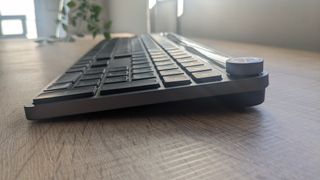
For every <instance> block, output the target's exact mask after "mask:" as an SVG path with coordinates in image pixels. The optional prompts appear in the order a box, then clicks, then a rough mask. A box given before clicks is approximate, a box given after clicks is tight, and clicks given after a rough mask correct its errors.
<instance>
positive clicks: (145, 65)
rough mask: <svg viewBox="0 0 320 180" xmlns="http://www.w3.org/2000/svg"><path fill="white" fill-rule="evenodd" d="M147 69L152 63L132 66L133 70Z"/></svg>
mask: <svg viewBox="0 0 320 180" xmlns="http://www.w3.org/2000/svg"><path fill="white" fill-rule="evenodd" d="M147 67H151V66H150V63H145V64H138V65H133V66H132V68H133V69H140V68H147Z"/></svg>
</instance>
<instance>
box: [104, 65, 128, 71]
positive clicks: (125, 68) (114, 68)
mask: <svg viewBox="0 0 320 180" xmlns="http://www.w3.org/2000/svg"><path fill="white" fill-rule="evenodd" d="M128 69H129V68H128V66H118V67H112V68H109V69H108V71H109V72H117V71H128Z"/></svg>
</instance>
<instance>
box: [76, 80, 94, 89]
mask: <svg viewBox="0 0 320 180" xmlns="http://www.w3.org/2000/svg"><path fill="white" fill-rule="evenodd" d="M99 83H100V79H90V80H81V81H79V82H78V83H77V84H76V86H75V87H83V86H98V85H99Z"/></svg>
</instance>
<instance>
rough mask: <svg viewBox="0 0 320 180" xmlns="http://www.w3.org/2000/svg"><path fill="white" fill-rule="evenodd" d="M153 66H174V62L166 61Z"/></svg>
mask: <svg viewBox="0 0 320 180" xmlns="http://www.w3.org/2000/svg"><path fill="white" fill-rule="evenodd" d="M154 64H155V65H156V66H165V65H170V64H174V62H173V61H171V60H167V61H160V62H155V63H154Z"/></svg>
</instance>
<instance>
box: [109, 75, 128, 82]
mask: <svg viewBox="0 0 320 180" xmlns="http://www.w3.org/2000/svg"><path fill="white" fill-rule="evenodd" d="M126 81H128V77H127V76H119V77H110V78H106V79H105V80H104V83H105V84H112V83H120V82H126Z"/></svg>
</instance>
